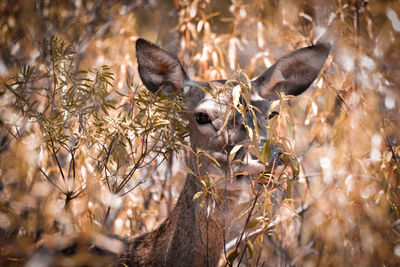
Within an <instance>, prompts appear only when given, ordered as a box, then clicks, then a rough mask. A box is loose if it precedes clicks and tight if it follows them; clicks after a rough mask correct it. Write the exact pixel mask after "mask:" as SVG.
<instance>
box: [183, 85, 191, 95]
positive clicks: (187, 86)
mask: <svg viewBox="0 0 400 267" xmlns="http://www.w3.org/2000/svg"><path fill="white" fill-rule="evenodd" d="M189 90H190V86H189V85H186V86H185V87H183V94H184V95H186V94H187V93H188V92H189Z"/></svg>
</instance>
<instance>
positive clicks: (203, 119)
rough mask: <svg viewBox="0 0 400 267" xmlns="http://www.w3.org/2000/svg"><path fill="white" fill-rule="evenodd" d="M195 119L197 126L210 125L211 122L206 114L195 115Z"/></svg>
mask: <svg viewBox="0 0 400 267" xmlns="http://www.w3.org/2000/svg"><path fill="white" fill-rule="evenodd" d="M195 118H196V121H197V123H198V124H207V123H210V122H211V120H210V118H209V117H208V115H207V114H206V113H203V112H199V113H196V114H195Z"/></svg>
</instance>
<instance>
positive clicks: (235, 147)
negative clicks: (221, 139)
mask: <svg viewBox="0 0 400 267" xmlns="http://www.w3.org/2000/svg"><path fill="white" fill-rule="evenodd" d="M242 147H243V145H236V146H234V147H233V148H232V150H231V152H230V153H229V162H232V160H233V159H234V158H235V155H236V153H237V152H238V151H239V149H241V148H242Z"/></svg>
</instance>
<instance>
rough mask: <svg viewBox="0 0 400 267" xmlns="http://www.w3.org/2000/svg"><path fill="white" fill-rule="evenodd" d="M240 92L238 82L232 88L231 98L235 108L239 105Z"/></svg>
mask: <svg viewBox="0 0 400 267" xmlns="http://www.w3.org/2000/svg"><path fill="white" fill-rule="evenodd" d="M240 93H241V87H240V85H239V84H238V85H236V86H235V87H233V89H232V100H233V106H234V107H235V108H236V107H237V106H238V105H239V100H240Z"/></svg>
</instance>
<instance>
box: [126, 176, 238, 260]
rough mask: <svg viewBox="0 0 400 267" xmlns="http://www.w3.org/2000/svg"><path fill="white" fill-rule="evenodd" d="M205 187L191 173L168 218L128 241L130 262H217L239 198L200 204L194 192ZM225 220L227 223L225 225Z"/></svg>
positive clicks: (127, 254) (229, 197)
mask: <svg viewBox="0 0 400 267" xmlns="http://www.w3.org/2000/svg"><path fill="white" fill-rule="evenodd" d="M200 190H201V187H200V184H199V182H198V179H197V178H196V177H193V176H191V175H188V176H187V178H186V182H185V186H184V189H183V190H182V193H181V195H180V197H179V199H178V201H177V203H176V205H175V207H174V209H173V210H172V211H171V213H170V214H169V216H168V217H167V219H166V220H165V221H164V222H163V223H162V224H161V225H160V226H159V227H158V228H157V229H156V230H155V231H153V232H150V233H147V234H145V235H142V236H139V237H137V238H136V239H134V240H132V241H128V249H127V253H126V256H127V258H128V259H129V260H128V261H127V263H128V264H129V265H150V266H216V265H217V264H218V261H219V257H220V255H221V252H222V249H223V243H224V241H223V236H224V235H223V231H224V229H225V231H227V230H228V228H229V226H230V224H229V222H230V221H232V216H233V210H234V205H235V202H236V201H234V200H233V198H232V196H230V193H229V194H228V198H227V200H226V201H227V202H225V203H224V201H218V202H217V203H216V205H215V207H214V208H211V210H210V214H209V216H207V215H206V211H207V207H206V205H204V207H201V206H200V201H201V200H200V199H197V200H195V201H193V196H194V195H195V194H196V193H197V192H198V191H200ZM221 199H222V198H221ZM224 224H225V226H224Z"/></svg>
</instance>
